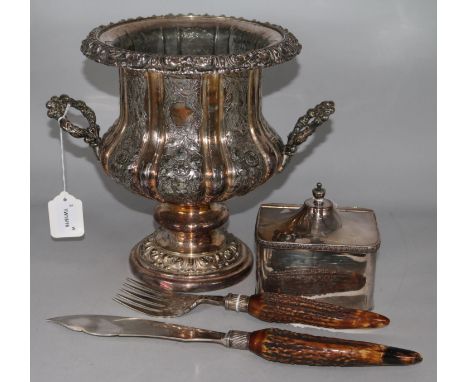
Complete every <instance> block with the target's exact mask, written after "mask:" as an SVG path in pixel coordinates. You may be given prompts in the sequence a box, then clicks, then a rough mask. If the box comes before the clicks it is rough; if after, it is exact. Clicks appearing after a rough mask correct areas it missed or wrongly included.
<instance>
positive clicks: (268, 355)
mask: <svg viewBox="0 0 468 382" xmlns="http://www.w3.org/2000/svg"><path fill="white" fill-rule="evenodd" d="M49 321H51V322H55V323H57V324H59V325H62V326H65V327H66V328H68V329H71V330H74V331H78V332H84V333H88V334H91V335H95V336H105V337H110V336H120V337H152V338H161V339H167V340H175V341H183V342H192V341H194V342H211V343H217V344H220V345H224V346H225V347H228V348H234V349H242V350H250V351H251V352H252V353H255V354H256V355H258V356H260V357H262V358H264V359H266V360H268V361H273V362H281V363H288V364H298V365H309V366H371V365H374V366H381V365H411V364H415V363H418V362H421V361H422V357H421V355H420V354H419V353H416V352H414V351H411V350H406V349H400V348H396V347H392V346H386V345H380V344H374V343H370V342H362V341H352V340H345V339H340V338H330V337H317V336H313V335H310V334H303V333H295V332H290V331H288V330H280V329H271V328H270V329H262V330H257V331H254V332H251V333H249V332H243V331H238V330H230V331H229V332H227V333H222V332H215V331H212V330H205V329H198V328H192V327H190V326H182V325H175V324H168V323H165V322H158V321H153V320H146V319H141V318H132V317H120V316H105V315H84V314H81V315H74V316H62V317H53V318H49Z"/></svg>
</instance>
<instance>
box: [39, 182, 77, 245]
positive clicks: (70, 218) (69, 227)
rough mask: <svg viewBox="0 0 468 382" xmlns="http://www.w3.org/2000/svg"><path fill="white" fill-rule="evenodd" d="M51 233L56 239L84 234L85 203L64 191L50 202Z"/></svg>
mask: <svg viewBox="0 0 468 382" xmlns="http://www.w3.org/2000/svg"><path fill="white" fill-rule="evenodd" d="M48 206H49V223H50V235H51V236H52V237H53V238H55V239H60V238H66V237H81V236H83V235H84V233H85V232H84V220H83V203H81V200H79V199H76V198H75V197H74V196H73V195H71V194H69V193H68V192H66V191H62V192H61V193H60V194H58V195H57V196H56V197H55V198H54V199H52V200H51V201H50V202H49V204H48Z"/></svg>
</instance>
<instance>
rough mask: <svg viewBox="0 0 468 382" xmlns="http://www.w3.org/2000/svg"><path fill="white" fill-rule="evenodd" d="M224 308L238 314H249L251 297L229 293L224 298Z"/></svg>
mask: <svg viewBox="0 0 468 382" xmlns="http://www.w3.org/2000/svg"><path fill="white" fill-rule="evenodd" d="M224 307H225V308H226V310H234V311H236V312H247V311H248V310H249V296H246V295H243V294H233V293H229V294H228V295H227V296H226V297H225V298H224Z"/></svg>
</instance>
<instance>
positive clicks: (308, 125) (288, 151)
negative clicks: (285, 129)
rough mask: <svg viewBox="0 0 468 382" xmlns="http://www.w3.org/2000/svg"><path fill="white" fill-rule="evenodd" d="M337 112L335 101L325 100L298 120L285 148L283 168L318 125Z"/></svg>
mask: <svg viewBox="0 0 468 382" xmlns="http://www.w3.org/2000/svg"><path fill="white" fill-rule="evenodd" d="M334 112H335V103H334V102H333V101H323V102H321V103H320V104H318V105H317V106H315V107H313V108H312V109H309V110H307V113H306V114H304V115H303V116H302V117H300V118H299V119H298V120H297V123H296V125H295V126H294V129H293V131H292V132H291V133H290V134H289V135H288V143H286V145H285V146H284V149H283V155H284V156H283V164H282V166H281V170H283V169H284V167H285V166H286V164H287V163H288V162H289V159H290V158H291V157H292V156H293V155H294V154H295V153H296V151H297V147H298V146H299V145H300V144H301V143H304V142H305V140H306V139H307V138H308V137H309V136H310V135H312V134H313V133H314V132H315V130H316V129H317V127H319V126H320V125H321V124H322V123H324V122H326V121H328V118H329V117H330V115H332V114H333V113H334Z"/></svg>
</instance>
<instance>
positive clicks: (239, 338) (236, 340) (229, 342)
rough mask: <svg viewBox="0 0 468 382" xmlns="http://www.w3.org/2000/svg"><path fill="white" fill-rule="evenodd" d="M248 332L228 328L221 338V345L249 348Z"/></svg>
mask: <svg viewBox="0 0 468 382" xmlns="http://www.w3.org/2000/svg"><path fill="white" fill-rule="evenodd" d="M249 339H250V333H249V332H242V331H240V330H230V331H229V332H227V333H226V335H225V336H224V338H223V340H222V341H223V345H224V346H226V347H227V348H233V349H239V350H248V349H249Z"/></svg>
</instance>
